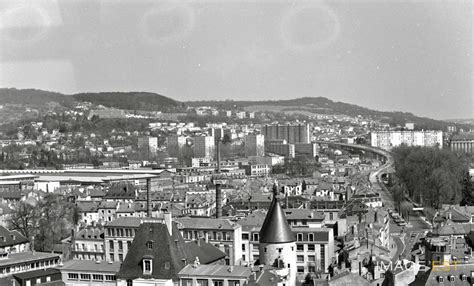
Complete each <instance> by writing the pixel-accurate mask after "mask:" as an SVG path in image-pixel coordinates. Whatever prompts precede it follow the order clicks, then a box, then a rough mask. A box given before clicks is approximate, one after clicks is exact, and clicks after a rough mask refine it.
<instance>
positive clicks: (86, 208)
mask: <svg viewBox="0 0 474 286" xmlns="http://www.w3.org/2000/svg"><path fill="white" fill-rule="evenodd" d="M77 207H78V208H79V212H83V213H85V212H97V209H98V207H99V203H98V202H92V201H78V202H77Z"/></svg>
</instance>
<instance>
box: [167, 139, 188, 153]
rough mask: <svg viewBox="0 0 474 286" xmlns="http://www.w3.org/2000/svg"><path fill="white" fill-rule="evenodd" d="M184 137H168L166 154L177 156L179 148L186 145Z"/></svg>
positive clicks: (179, 151)
mask: <svg viewBox="0 0 474 286" xmlns="http://www.w3.org/2000/svg"><path fill="white" fill-rule="evenodd" d="M186 140H187V139H186V137H185V136H179V135H172V136H170V137H168V155H169V156H170V157H178V156H179V155H180V153H181V149H182V148H183V147H184V146H186Z"/></svg>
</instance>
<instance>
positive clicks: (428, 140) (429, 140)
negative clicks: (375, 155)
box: [370, 130, 443, 150]
mask: <svg viewBox="0 0 474 286" xmlns="http://www.w3.org/2000/svg"><path fill="white" fill-rule="evenodd" d="M370 137H371V146H372V147H378V148H381V149H385V150H390V149H392V148H393V147H397V146H400V145H402V144H405V145H408V146H424V147H438V148H440V149H441V148H442V147H443V131H437V130H427V131H374V132H371V134H370Z"/></svg>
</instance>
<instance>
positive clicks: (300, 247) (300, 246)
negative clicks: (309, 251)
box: [296, 244, 304, 251]
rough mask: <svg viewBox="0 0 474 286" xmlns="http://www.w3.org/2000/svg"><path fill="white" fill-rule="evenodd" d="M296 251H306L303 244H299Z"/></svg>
mask: <svg viewBox="0 0 474 286" xmlns="http://www.w3.org/2000/svg"><path fill="white" fill-rule="evenodd" d="M296 251H304V245H303V244H297V245H296Z"/></svg>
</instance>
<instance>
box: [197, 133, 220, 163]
mask: <svg viewBox="0 0 474 286" xmlns="http://www.w3.org/2000/svg"><path fill="white" fill-rule="evenodd" d="M214 153H215V142H214V137H212V136H198V137H194V156H195V157H198V158H203V157H206V158H211V159H214V155H215V154H214Z"/></svg>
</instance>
